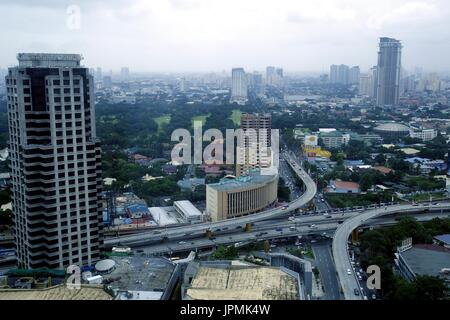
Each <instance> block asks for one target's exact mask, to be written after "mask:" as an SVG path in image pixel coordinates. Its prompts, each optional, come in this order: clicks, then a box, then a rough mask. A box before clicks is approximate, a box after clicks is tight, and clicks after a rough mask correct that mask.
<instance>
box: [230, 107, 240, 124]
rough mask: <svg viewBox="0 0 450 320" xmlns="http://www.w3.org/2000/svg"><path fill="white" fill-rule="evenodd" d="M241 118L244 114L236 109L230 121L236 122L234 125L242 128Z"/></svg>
mask: <svg viewBox="0 0 450 320" xmlns="http://www.w3.org/2000/svg"><path fill="white" fill-rule="evenodd" d="M241 116H242V112H241V110H239V109H235V110H233V113H232V114H231V116H230V119H231V120H232V121H233V122H234V124H235V125H236V126H240V125H241Z"/></svg>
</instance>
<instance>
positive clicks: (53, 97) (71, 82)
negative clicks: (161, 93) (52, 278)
mask: <svg viewBox="0 0 450 320" xmlns="http://www.w3.org/2000/svg"><path fill="white" fill-rule="evenodd" d="M17 58H18V60H19V65H18V66H16V67H13V68H10V69H9V71H8V75H7V76H6V86H7V105H8V120H9V140H10V141H9V150H10V167H11V177H12V208H13V219H14V236H15V241H16V250H17V259H18V264H19V266H20V267H24V268H39V267H48V268H63V267H67V266H69V265H71V264H77V265H92V264H93V263H95V262H96V261H97V260H98V259H99V255H100V248H101V246H102V241H103V240H102V207H101V191H102V179H101V150H100V143H99V141H98V139H97V138H96V132H95V113H94V79H93V77H92V75H90V74H89V72H88V69H87V68H85V67H82V66H81V64H80V62H81V59H82V57H81V56H80V55H78V54H34V53H19V54H18V56H17Z"/></svg>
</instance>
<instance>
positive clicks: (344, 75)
mask: <svg viewBox="0 0 450 320" xmlns="http://www.w3.org/2000/svg"><path fill="white" fill-rule="evenodd" d="M358 71H359V68H358ZM330 83H332V84H343V85H347V84H349V83H350V68H349V66H346V65H345V64H341V65H334V64H333V65H332V66H330Z"/></svg>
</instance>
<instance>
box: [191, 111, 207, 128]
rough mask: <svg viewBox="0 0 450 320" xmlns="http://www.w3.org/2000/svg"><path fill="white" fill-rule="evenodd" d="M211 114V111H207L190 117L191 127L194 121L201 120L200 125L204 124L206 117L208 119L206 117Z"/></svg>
mask: <svg viewBox="0 0 450 320" xmlns="http://www.w3.org/2000/svg"><path fill="white" fill-rule="evenodd" d="M210 115H211V113H208V114H207V115H202V116H195V117H192V119H191V122H192V127H194V121H201V122H202V125H204V124H205V122H206V119H208V117H209V116H210Z"/></svg>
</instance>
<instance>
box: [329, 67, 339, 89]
mask: <svg viewBox="0 0 450 320" xmlns="http://www.w3.org/2000/svg"><path fill="white" fill-rule="evenodd" d="M338 69H339V67H338V66H337V65H335V64H333V65H331V66H330V83H333V84H334V83H338Z"/></svg>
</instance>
